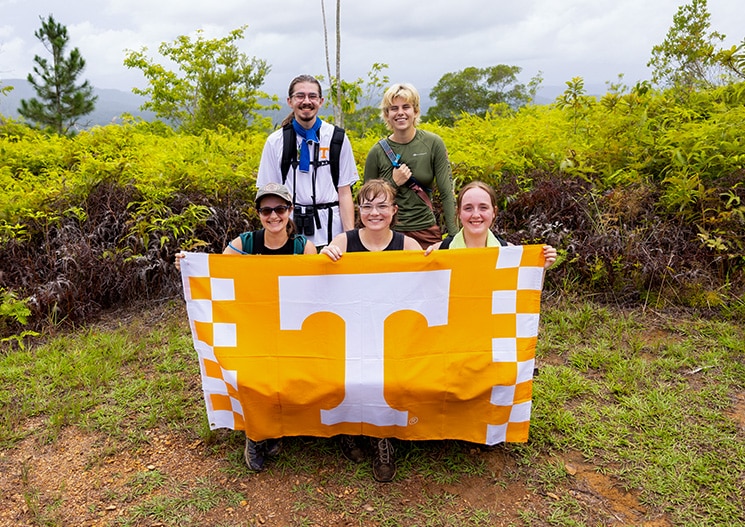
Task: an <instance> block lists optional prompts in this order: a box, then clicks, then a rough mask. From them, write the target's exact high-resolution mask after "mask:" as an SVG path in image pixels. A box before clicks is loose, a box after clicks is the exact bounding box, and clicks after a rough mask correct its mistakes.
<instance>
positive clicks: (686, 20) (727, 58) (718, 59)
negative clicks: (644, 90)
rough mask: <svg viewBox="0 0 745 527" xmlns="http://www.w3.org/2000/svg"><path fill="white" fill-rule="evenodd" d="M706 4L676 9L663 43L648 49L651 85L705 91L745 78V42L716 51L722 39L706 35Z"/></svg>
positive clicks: (703, 1)
mask: <svg viewBox="0 0 745 527" xmlns="http://www.w3.org/2000/svg"><path fill="white" fill-rule="evenodd" d="M710 17H711V15H710V14H709V10H708V9H707V5H706V0H692V1H691V3H690V4H686V5H682V6H680V7H679V8H678V11H677V13H676V14H675V16H674V17H673V25H672V27H671V28H670V29H669V30H668V32H667V35H666V37H665V40H664V41H663V42H662V43H661V44H658V45H656V46H654V47H653V48H652V57H651V59H650V60H649V62H648V63H647V66H648V67H651V68H652V82H654V83H655V84H658V85H660V86H664V87H678V88H684V89H689V90H690V89H695V88H707V87H711V86H718V85H721V84H727V83H729V82H731V81H732V80H734V79H736V78H739V79H743V78H745V77H744V76H743V75H744V74H745V70H743V66H745V57H744V56H743V55H744V52H745V50H744V49H743V48H744V46H745V41H743V44H741V45H740V46H739V47H732V48H731V49H729V50H721V49H718V48H717V45H718V44H720V43H721V42H722V41H723V40H724V39H725V35H722V34H721V33H719V32H717V31H710V29H709V28H710V26H711V23H710V21H709V19H710Z"/></svg>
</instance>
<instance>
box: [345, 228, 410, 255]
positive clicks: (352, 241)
mask: <svg viewBox="0 0 745 527" xmlns="http://www.w3.org/2000/svg"><path fill="white" fill-rule="evenodd" d="M345 234H346V235H347V252H348V253H369V252H370V250H369V249H368V248H367V247H365V246H364V245H362V240H360V230H359V229H354V230H351V231H347V232H346V233H345ZM403 249H404V235H403V234H401V233H400V232H396V231H393V238H392V239H391V243H389V244H388V246H387V247H386V248H385V249H383V250H384V251H403Z"/></svg>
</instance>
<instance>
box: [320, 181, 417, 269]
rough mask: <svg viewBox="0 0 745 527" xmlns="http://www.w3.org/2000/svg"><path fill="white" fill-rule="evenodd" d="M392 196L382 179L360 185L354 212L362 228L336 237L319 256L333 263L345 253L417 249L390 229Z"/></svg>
mask: <svg viewBox="0 0 745 527" xmlns="http://www.w3.org/2000/svg"><path fill="white" fill-rule="evenodd" d="M395 196H396V192H395V190H393V187H392V186H391V185H390V183H388V182H386V181H384V180H382V179H371V180H370V181H368V182H367V183H365V184H364V185H362V187H361V188H360V191H359V192H358V194H357V209H358V210H359V213H360V220H361V221H362V225H363V227H362V228H361V229H353V230H351V231H347V232H343V233H341V234H338V235H337V236H336V237H334V239H333V240H331V243H330V244H328V245H327V246H326V247H324V248H323V249H321V254H325V255H327V256H328V257H329V258H331V259H332V260H334V261H336V260H338V259H339V258H341V256H342V255H343V254H344V253H345V252H377V251H400V250H407V251H416V250H421V247H420V246H419V243H417V241H416V240H414V238H410V237H408V236H406V235H404V234H402V233H400V232H395V231H394V230H392V229H391V226H392V225H393V224H394V222H395V219H396V212H398V206H397V205H396V203H395Z"/></svg>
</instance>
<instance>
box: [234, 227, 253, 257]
mask: <svg viewBox="0 0 745 527" xmlns="http://www.w3.org/2000/svg"><path fill="white" fill-rule="evenodd" d="M240 238H241V247H242V250H240V251H239V252H240V253H242V254H253V249H254V231H248V232H242V233H241V234H240ZM231 247H232V245H231ZM233 249H235V250H236V251H238V248H237V247H233Z"/></svg>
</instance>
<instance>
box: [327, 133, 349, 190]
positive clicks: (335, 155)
mask: <svg viewBox="0 0 745 527" xmlns="http://www.w3.org/2000/svg"><path fill="white" fill-rule="evenodd" d="M345 133H346V132H345V131H344V128H340V127H338V126H336V125H334V134H333V135H332V136H331V145H329V164H330V165H331V179H332V180H333V182H334V187H335V188H337V189H338V188H339V159H340V158H341V147H342V145H343V144H344V134H345Z"/></svg>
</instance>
